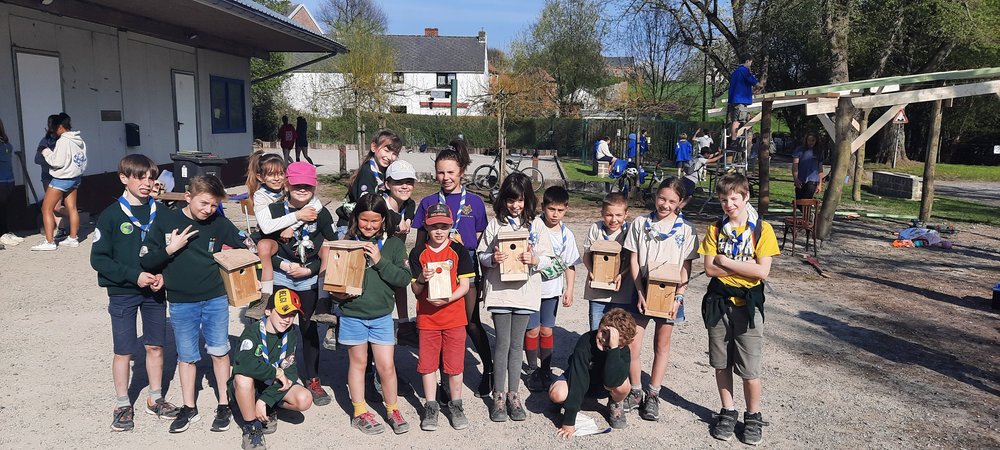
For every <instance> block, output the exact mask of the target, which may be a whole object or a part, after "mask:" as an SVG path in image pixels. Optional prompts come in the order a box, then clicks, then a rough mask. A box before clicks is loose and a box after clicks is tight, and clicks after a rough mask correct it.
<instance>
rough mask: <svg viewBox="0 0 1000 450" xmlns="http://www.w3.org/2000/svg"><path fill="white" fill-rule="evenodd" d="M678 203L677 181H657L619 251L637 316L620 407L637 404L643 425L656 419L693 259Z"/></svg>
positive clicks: (690, 232) (692, 240) (693, 245)
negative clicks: (646, 349)
mask: <svg viewBox="0 0 1000 450" xmlns="http://www.w3.org/2000/svg"><path fill="white" fill-rule="evenodd" d="M683 199H684V185H683V184H682V183H681V181H680V179H678V178H674V177H670V178H667V179H665V180H663V182H661V183H660V186H659V188H658V189H657V190H656V198H655V205H656V208H655V210H654V211H653V212H651V213H649V214H648V215H643V216H639V217H636V219H635V220H634V221H633V222H632V225H631V226H630V227H629V234H628V237H627V238H626V239H625V249H626V250H628V251H629V252H631V255H630V257H629V261H630V262H629V265H630V271H631V276H632V281H633V282H634V283H635V286H636V294H637V298H638V301H637V303H636V306H637V309H638V313H637V314H636V339H635V340H634V341H632V344H630V346H629V348H630V350H631V352H632V366H631V369H630V373H629V379H630V380H631V382H632V389H631V390H630V391H629V395H628V396H627V397H626V398H625V402H624V403H625V404H624V405H623V406H624V409H625V411H626V412H628V411H631V410H632V409H635V408H637V407H640V404H641V407H640V411H639V416H640V417H642V418H643V419H645V420H653V421H656V420H659V418H660V407H659V404H660V386H661V385H662V384H663V378H664V375H665V373H666V371H667V358H668V357H669V356H670V337H671V334H673V331H674V325H676V324H678V323H681V322H683V321H684V293H685V291H686V290H687V283H688V277H689V274H690V272H691V261H692V260H693V259H695V258H697V257H698V253H697V247H698V236H697V234H696V233H695V229H694V227H692V226H691V224H690V223H688V222H687V221H686V220H684V214H683V213H681V212H679V211H680V207H681V204H682V201H683ZM650 321H652V322H653V323H654V324H656V325H655V326H656V328H655V330H656V331H655V334H654V337H653V368H652V370H651V371H650V379H649V386H647V387H646V389H645V392H643V391H642V390H641V387H642V385H641V383H642V381H641V380H642V379H641V374H642V372H641V370H642V362H641V360H640V355H641V348H642V336H643V333H644V332H645V329H646V327H647V326H648V325H649V322H650Z"/></svg>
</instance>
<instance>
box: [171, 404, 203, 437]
mask: <svg viewBox="0 0 1000 450" xmlns="http://www.w3.org/2000/svg"><path fill="white" fill-rule="evenodd" d="M199 420H201V416H199V415H198V407H194V408H192V407H190V406H187V405H184V406H181V409H180V411H177V417H175V418H174V421H173V423H171V424H170V432H171V433H183V432H185V431H187V429H188V427H189V426H190V425H191V424H192V423H195V422H197V421H199Z"/></svg>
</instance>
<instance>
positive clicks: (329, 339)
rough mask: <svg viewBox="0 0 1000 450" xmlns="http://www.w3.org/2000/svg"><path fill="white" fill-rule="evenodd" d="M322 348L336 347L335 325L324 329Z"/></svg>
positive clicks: (330, 348)
mask: <svg viewBox="0 0 1000 450" xmlns="http://www.w3.org/2000/svg"><path fill="white" fill-rule="evenodd" d="M323 348H325V349H327V350H336V349H337V325H330V328H327V329H326V337H325V338H323Z"/></svg>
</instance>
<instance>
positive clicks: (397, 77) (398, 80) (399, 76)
mask: <svg viewBox="0 0 1000 450" xmlns="http://www.w3.org/2000/svg"><path fill="white" fill-rule="evenodd" d="M392 82H393V84H403V72H393V73H392Z"/></svg>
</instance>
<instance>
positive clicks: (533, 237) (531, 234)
mask: <svg viewBox="0 0 1000 450" xmlns="http://www.w3.org/2000/svg"><path fill="white" fill-rule="evenodd" d="M507 223H509V224H510V227H511V228H513V229H514V231H517V230H520V229H521V225H518V223H517V222H515V221H514V218H513V217H508V218H507ZM532 228H533V227H532V224H531V223H528V244H530V245H531V246H532V247H534V246H535V245H536V244H538V233H537V232H535V230H533V229H532Z"/></svg>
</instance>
